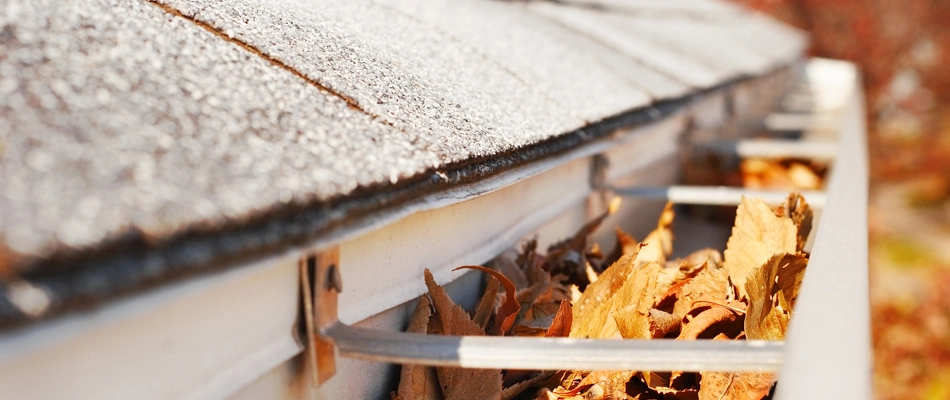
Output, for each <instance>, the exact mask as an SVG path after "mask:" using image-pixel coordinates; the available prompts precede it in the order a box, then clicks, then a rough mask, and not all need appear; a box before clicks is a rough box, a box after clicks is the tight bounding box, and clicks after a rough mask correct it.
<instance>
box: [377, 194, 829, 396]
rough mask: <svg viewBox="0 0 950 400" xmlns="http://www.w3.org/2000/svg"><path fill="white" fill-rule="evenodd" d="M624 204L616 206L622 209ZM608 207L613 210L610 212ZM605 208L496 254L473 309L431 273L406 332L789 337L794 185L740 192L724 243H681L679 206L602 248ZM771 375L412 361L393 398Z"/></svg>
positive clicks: (800, 267)
mask: <svg viewBox="0 0 950 400" xmlns="http://www.w3.org/2000/svg"><path fill="white" fill-rule="evenodd" d="M617 205H618V204H617V202H614V203H613V204H612V206H611V211H612V210H615V209H616V206H617ZM609 212H610V211H608V213H609ZM606 216H607V214H605V215H602V216H600V217H598V218H596V219H595V220H593V221H591V222H589V223H588V224H587V225H586V226H584V227H583V228H582V229H581V230H580V231H579V232H578V233H577V234H576V235H574V236H573V237H572V238H570V239H568V240H566V241H564V242H562V243H558V244H556V245H554V246H551V247H550V248H549V249H548V251H547V253H546V254H541V253H539V252H538V251H537V244H536V242H535V241H529V242H528V243H527V244H525V245H524V247H523V249H522V251H521V252H518V253H515V252H508V253H505V254H503V255H501V256H499V257H498V258H497V259H496V260H495V261H494V262H493V263H492V268H491V269H489V268H485V267H477V266H471V267H460V268H471V269H477V270H481V271H484V272H486V273H487V274H488V276H489V278H488V283H487V285H486V289H485V294H484V296H483V297H482V299H481V302H480V303H479V304H478V306H477V307H476V309H475V310H473V311H472V312H471V313H470V312H468V311H465V310H464V309H462V308H461V307H459V306H458V305H456V304H455V303H453V302H452V300H451V299H450V298H449V297H448V295H447V294H446V293H445V290H444V289H443V288H442V287H440V286H439V285H438V284H436V282H435V280H434V279H433V277H432V274H431V273H429V271H428V270H427V271H426V272H425V281H426V285H427V287H428V288H429V292H428V294H426V295H423V296H422V297H421V298H420V299H419V303H418V306H417V307H416V309H415V311H414V313H413V315H412V318H411V321H410V323H409V327H408V329H407V331H408V332H416V333H428V334H444V335H476V336H480V335H496V336H546V337H572V338H596V339H641V340H644V339H659V338H666V339H676V340H696V339H704V340H746V339H750V340H781V339H783V338H784V336H785V331H786V329H787V326H788V321H789V319H790V318H791V313H792V309H793V307H794V305H795V300H796V298H797V296H798V289H799V286H800V285H801V281H802V278H803V276H804V271H805V266H806V264H807V261H808V255H807V254H805V253H804V252H803V248H804V244H805V239H806V238H807V237H808V232H809V230H810V229H811V222H812V212H811V210H810V208H809V206H808V204H807V203H806V202H805V200H804V199H803V198H802V197H801V196H800V195H798V194H792V195H790V196H789V197H788V199H787V200H786V202H785V203H784V204H782V205H780V206H778V207H777V208H775V209H773V208H771V207H769V206H768V205H767V204H766V203H765V202H763V201H762V200H761V199H743V200H742V203H741V204H740V205H739V207H738V210H737V217H736V221H735V226H734V228H733V231H732V236H731V237H730V238H729V241H728V243H727V245H726V250H725V252H724V253H723V254H720V253H719V251H718V250H715V249H703V250H700V251H696V252H694V253H692V254H690V255H689V256H687V257H685V258H682V259H670V255H671V254H672V252H673V232H672V229H671V228H672V224H673V220H674V211H673V208H672V205H671V204H667V206H666V208H665V209H664V210H663V212H662V213H661V215H660V218H659V221H658V223H657V227H656V229H655V230H653V232H651V233H650V234H649V235H648V236H647V237H646V238H645V239H644V240H643V241H642V242H639V241H637V240H635V239H634V238H633V237H631V236H630V235H628V234H626V233H624V232H622V231H620V230H617V246H616V249H615V250H614V251H613V252H611V253H610V254H606V255H605V254H603V253H602V252H601V251H600V249H599V248H598V247H597V246H596V245H594V246H591V247H589V246H588V243H587V237H588V236H589V235H590V233H591V232H593V231H594V230H595V229H597V227H598V226H599V225H600V223H601V222H602V221H603V220H604V218H605V217H606ZM774 381H775V377H774V376H773V374H768V373H723V372H715V371H709V372H699V373H696V372H683V371H521V370H504V371H502V370H483V369H481V370H480V369H463V368H454V367H426V366H418V365H405V366H403V368H402V372H401V377H400V382H399V388H398V390H397V391H396V392H393V394H392V396H393V399H403V400H411V399H513V398H522V399H578V400H579V399H585V400H590V399H626V398H632V399H761V398H763V397H766V396H767V395H768V394H769V392H770V390H771V389H772V387H773V384H774Z"/></svg>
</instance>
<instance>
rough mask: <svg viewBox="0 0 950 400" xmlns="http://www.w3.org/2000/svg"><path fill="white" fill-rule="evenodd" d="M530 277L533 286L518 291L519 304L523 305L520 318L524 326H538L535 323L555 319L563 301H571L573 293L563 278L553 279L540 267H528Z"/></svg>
mask: <svg viewBox="0 0 950 400" xmlns="http://www.w3.org/2000/svg"><path fill="white" fill-rule="evenodd" d="M528 276H529V278H530V279H529V281H530V282H531V284H530V285H529V286H528V287H527V288H525V289H522V290H520V291H518V302H519V303H520V304H521V311H520V312H519V315H518V318H519V321H520V323H522V324H525V325H531V326H537V324H536V323H535V321H539V320H545V319H547V318H549V317H551V318H553V316H554V314H555V313H556V312H557V310H558V308H559V307H560V305H561V300H569V299H571V296H572V293H571V289H570V287H568V285H566V284H564V283H563V282H562V280H561V279H560V278H561V276H558V277H552V276H551V275H550V274H548V273H547V272H545V271H544V270H543V269H541V267H540V266H537V265H533V266H530V267H528ZM571 286H572V287H576V286H574V285H571ZM544 326H545V327H546V326H548V325H544Z"/></svg>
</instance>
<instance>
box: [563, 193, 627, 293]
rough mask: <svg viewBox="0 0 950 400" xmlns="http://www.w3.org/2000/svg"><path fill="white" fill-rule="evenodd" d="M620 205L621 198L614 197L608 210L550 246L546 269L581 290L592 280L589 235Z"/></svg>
mask: <svg viewBox="0 0 950 400" xmlns="http://www.w3.org/2000/svg"><path fill="white" fill-rule="evenodd" d="M619 207H620V198H619V197H614V198H613V199H612V200H611V202H610V205H609V207H608V208H607V211H606V212H604V213H603V214H601V215H600V216H598V217H597V218H594V219H593V220H591V221H589V222H587V223H586V224H584V226H583V227H581V229H580V230H578V231H577V233H575V234H574V236H573V237H572V238H570V239H569V240H566V241H563V242H561V243H557V244H555V245H553V246H551V247H549V248H548V254H547V257H546V258H545V261H544V270H545V271H548V272H550V274H551V275H552V276H554V275H558V274H561V275H564V276H566V277H567V280H566V281H565V282H566V283H571V284H575V285H577V286H578V287H580V289H581V291H583V290H584V289H585V288H587V285H589V284H590V283H591V282H590V281H589V280H588V279H587V271H586V269H587V251H586V250H587V237H588V236H590V234H591V233H593V232H594V231H595V230H597V227H599V226H600V223H601V222H603V221H604V219H606V218H607V217H608V216H610V214H613V213H614V212H616V211H617V209H618V208H619Z"/></svg>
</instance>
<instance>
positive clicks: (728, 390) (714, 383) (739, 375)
mask: <svg viewBox="0 0 950 400" xmlns="http://www.w3.org/2000/svg"><path fill="white" fill-rule="evenodd" d="M700 375H701V376H702V378H701V381H700V385H699V399H700V400H760V399H762V398H763V397H765V396H766V395H768V394H769V390H771V389H772V384H773V383H774V382H775V374H770V373H762V372H701V373H700Z"/></svg>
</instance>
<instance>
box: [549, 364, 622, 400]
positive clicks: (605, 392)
mask: <svg viewBox="0 0 950 400" xmlns="http://www.w3.org/2000/svg"><path fill="white" fill-rule="evenodd" d="M633 375H634V372H633V371H592V372H591V373H589V374H587V376H585V377H584V379H582V380H581V381H580V383H578V384H577V385H575V386H574V388H573V389H571V390H555V391H554V394H555V395H557V396H561V397H562V398H571V397H573V396H577V395H580V396H581V397H580V398H582V399H585V400H587V399H608V398H609V399H623V398H625V395H626V391H627V382H628V381H630V378H632V377H633Z"/></svg>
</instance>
